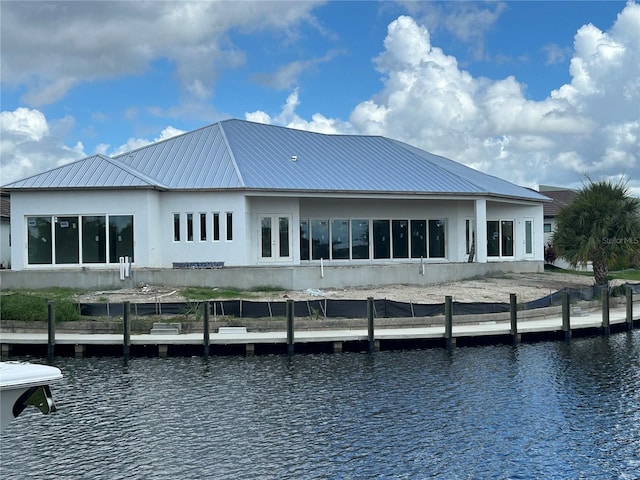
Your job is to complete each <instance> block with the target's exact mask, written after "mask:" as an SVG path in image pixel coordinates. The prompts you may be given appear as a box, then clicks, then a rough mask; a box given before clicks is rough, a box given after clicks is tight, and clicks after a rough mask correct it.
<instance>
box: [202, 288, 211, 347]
mask: <svg viewBox="0 0 640 480" xmlns="http://www.w3.org/2000/svg"><path fill="white" fill-rule="evenodd" d="M210 308H211V305H210V303H209V302H208V301H207V302H203V303H202V331H203V338H202V344H203V352H202V354H203V356H204V358H208V357H209V342H210V336H209V309H210Z"/></svg>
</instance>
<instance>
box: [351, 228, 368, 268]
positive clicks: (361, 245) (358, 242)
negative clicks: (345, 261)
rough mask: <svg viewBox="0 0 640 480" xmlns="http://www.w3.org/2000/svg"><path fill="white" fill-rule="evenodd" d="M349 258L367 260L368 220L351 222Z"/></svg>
mask: <svg viewBox="0 0 640 480" xmlns="http://www.w3.org/2000/svg"><path fill="white" fill-rule="evenodd" d="M351 257H352V258H353V259H354V260H362V259H367V258H369V220H351Z"/></svg>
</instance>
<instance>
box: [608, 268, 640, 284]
mask: <svg viewBox="0 0 640 480" xmlns="http://www.w3.org/2000/svg"><path fill="white" fill-rule="evenodd" d="M609 276H610V277H611V278H616V279H618V280H630V281H632V282H640V269H638V268H628V269H626V270H618V271H617V272H611V273H610V274H609Z"/></svg>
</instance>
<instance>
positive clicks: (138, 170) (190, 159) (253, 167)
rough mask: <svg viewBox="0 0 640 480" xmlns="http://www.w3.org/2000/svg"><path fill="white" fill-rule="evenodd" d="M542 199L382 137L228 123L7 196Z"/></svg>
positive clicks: (76, 168)
mask: <svg viewBox="0 0 640 480" xmlns="http://www.w3.org/2000/svg"><path fill="white" fill-rule="evenodd" d="M74 187H76V188H109V187H120V188H122V187H146V188H159V189H177V190H201V189H206V190H211V189H251V190H272V191H319V192H351V193H364V192H380V193H419V194H476V195H477V194H487V195H498V196H505V197H516V198H523V199H528V200H536V201H545V200H547V198H546V197H544V196H543V195H541V194H539V193H537V192H535V191H532V190H529V189H527V188H524V187H520V186H517V185H514V184H512V183H509V182H507V181H505V180H502V179H499V178H497V177H493V176H490V175H486V174H484V173H481V172H478V171H476V170H473V169H472V168H469V167H466V166H464V165H462V164H460V163H457V162H454V161H452V160H449V159H447V158H444V157H440V156H437V155H433V154H431V153H428V152H425V151H423V150H420V149H418V148H416V147H413V146H411V145H408V144H405V143H402V142H399V141H396V140H391V139H388V138H385V137H380V136H363V135H327V134H321V133H313V132H308V131H304V130H295V129H290V128H285V127H278V126H273V125H265V124H260V123H253V122H247V121H243V120H235V119H232V120H225V121H222V122H219V123H216V124H213V125H209V126H207V127H204V128H201V129H198V130H194V131H192V132H188V133H185V134H182V135H179V136H176V137H173V138H170V139H167V140H163V141H161V142H157V143H154V144H151V145H147V146H145V147H142V148H139V149H137V150H133V151H131V152H127V153H124V154H121V155H118V156H115V157H114V158H109V157H105V156H103V155H94V156H92V157H89V158H86V159H84V160H79V161H77V162H74V163H72V164H69V165H65V166H62V167H59V168H56V169H54V170H50V171H48V172H44V173H42V174H39V175H36V176H33V177H30V178H27V179H24V180H20V181H17V182H14V183H11V184H9V185H6V186H5V188H7V189H8V190H11V189H22V188H32V189H33V188H37V189H53V188H74Z"/></svg>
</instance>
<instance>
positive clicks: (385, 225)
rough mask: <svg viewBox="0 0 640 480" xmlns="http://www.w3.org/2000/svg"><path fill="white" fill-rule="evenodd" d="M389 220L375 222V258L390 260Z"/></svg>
mask: <svg viewBox="0 0 640 480" xmlns="http://www.w3.org/2000/svg"><path fill="white" fill-rule="evenodd" d="M389 227H390V225H389V220H374V221H373V258H374V259H375V258H390V257H391V246H390V243H391V242H390V241H389V230H390V228H389Z"/></svg>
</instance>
